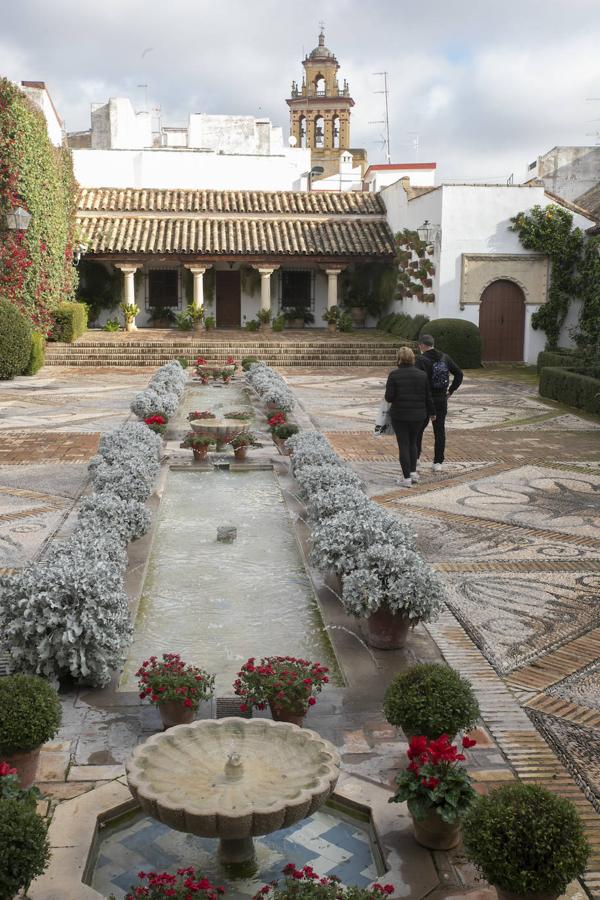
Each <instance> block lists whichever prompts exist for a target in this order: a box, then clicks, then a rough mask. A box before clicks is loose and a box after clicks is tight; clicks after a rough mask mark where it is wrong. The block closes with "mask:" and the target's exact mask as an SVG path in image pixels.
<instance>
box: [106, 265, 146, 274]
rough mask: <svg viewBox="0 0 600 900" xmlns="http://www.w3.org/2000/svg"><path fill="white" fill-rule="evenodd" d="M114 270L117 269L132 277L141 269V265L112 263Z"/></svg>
mask: <svg viewBox="0 0 600 900" xmlns="http://www.w3.org/2000/svg"><path fill="white" fill-rule="evenodd" d="M113 266H114V267H115V269H119V270H120V271H121V272H123V274H124V275H133V274H134V273H135V272H137V270H138V269H141V268H142V264H141V263H113Z"/></svg>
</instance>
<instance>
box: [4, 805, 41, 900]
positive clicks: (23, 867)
mask: <svg viewBox="0 0 600 900" xmlns="http://www.w3.org/2000/svg"><path fill="white" fill-rule="evenodd" d="M0 847H2V853H0V897H14V896H16V895H17V893H18V892H19V891H20V890H21V888H24V887H28V886H29V884H30V882H31V881H33V879H34V878H36V877H37V876H38V875H41V874H42V872H43V871H44V869H45V868H46V866H47V865H48V860H49V859H50V845H49V843H48V837H47V829H46V824H45V823H44V821H43V819H42V818H41V817H40V816H38V815H37V813H36V812H35V809H33V808H32V807H31V806H30V804H29V803H24V802H23V801H22V800H0Z"/></svg>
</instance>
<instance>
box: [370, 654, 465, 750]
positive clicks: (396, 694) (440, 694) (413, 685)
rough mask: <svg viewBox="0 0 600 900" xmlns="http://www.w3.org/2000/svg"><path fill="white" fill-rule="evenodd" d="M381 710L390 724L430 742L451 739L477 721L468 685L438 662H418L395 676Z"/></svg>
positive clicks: (453, 671)
mask: <svg viewBox="0 0 600 900" xmlns="http://www.w3.org/2000/svg"><path fill="white" fill-rule="evenodd" d="M383 711H384V713H385V717H386V719H387V720H388V722H389V723H390V725H396V726H399V727H400V728H402V730H403V731H404V732H405V733H406V734H422V735H425V736H426V737H428V738H430V739H435V738H438V737H440V736H441V735H442V734H447V735H448V737H450V738H453V737H454V736H455V735H457V734H458V733H459V732H460V731H469V730H470V729H471V728H473V726H474V725H475V723H476V722H477V719H478V718H479V704H478V703H477V700H476V698H475V695H474V693H473V689H472V687H471V684H470V682H469V681H467V679H466V678H462V677H461V676H460V675H459V674H458V672H456V671H455V670H454V669H451V668H450V667H449V666H446V665H443V664H439V663H420V664H419V665H416V666H412V668H410V669H409V670H408V671H407V672H402V673H400V674H399V675H396V677H395V678H394V679H393V680H392V681H391V682H390V684H389V685H388V688H387V690H386V692H385V699H384V701H383Z"/></svg>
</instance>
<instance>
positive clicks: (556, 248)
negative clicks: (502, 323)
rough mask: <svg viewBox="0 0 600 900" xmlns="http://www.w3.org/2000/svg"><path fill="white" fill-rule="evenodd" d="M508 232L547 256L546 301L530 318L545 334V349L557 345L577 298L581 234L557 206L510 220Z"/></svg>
mask: <svg viewBox="0 0 600 900" xmlns="http://www.w3.org/2000/svg"><path fill="white" fill-rule="evenodd" d="M511 221H512V223H513V224H512V225H511V230H512V231H516V232H517V234H518V235H519V240H520V241H521V243H522V245H523V246H524V247H525V248H526V249H527V250H536V251H537V252H538V253H546V254H548V256H549V257H550V264H551V267H552V270H551V277H550V287H549V289H548V299H547V300H546V302H545V303H544V304H543V306H541V307H540V308H539V309H538V310H537V312H535V313H534V314H533V316H532V318H531V324H532V325H533V327H534V328H539V329H541V330H542V331H544V332H545V333H546V338H547V349H548V350H554V349H555V348H556V347H557V346H558V338H559V335H560V329H561V326H562V325H563V323H564V321H565V319H566V317H567V313H568V312H569V304H570V302H571V299H572V298H574V297H577V296H578V293H579V281H578V273H577V268H578V264H579V262H580V259H581V255H582V250H583V241H584V237H583V232H582V231H581V229H580V228H573V216H572V214H571V213H570V212H568V211H567V210H566V209H562V208H561V207H560V206H555V205H550V206H546V207H543V208H542V207H541V206H534V207H533V209H532V210H531V212H529V213H525V212H521V213H519V214H518V215H516V216H514V218H513V219H511Z"/></svg>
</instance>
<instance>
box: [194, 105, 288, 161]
mask: <svg viewBox="0 0 600 900" xmlns="http://www.w3.org/2000/svg"><path fill="white" fill-rule="evenodd" d="M188 147H192V148H198V149H203V150H215V151H217V152H222V153H252V154H260V155H265V154H266V155H269V154H271V153H280V152H281V151H282V150H283V133H282V130H281V128H273V126H272V125H271V122H270V120H269V119H255V118H254V116H213V115H206V114H204V113H192V114H191V115H190V117H189V124H188Z"/></svg>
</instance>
